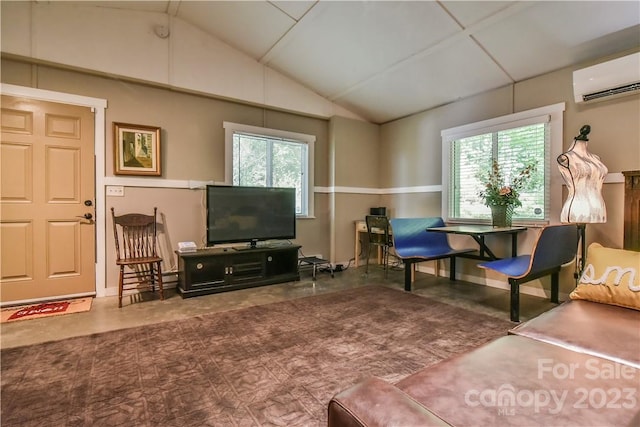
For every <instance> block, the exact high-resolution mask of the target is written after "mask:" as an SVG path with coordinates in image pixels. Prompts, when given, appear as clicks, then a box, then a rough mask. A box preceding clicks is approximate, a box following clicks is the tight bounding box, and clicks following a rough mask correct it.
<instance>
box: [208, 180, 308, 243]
mask: <svg viewBox="0 0 640 427" xmlns="http://www.w3.org/2000/svg"><path fill="white" fill-rule="evenodd" d="M206 192H207V194H206V195H207V200H206V205H207V246H213V245H216V244H222V243H241V242H246V243H250V247H255V246H256V243H257V242H259V241H266V240H282V239H295V237H296V190H295V188H275V187H235V186H222V185H208V186H207V189H206Z"/></svg>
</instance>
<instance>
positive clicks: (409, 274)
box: [404, 262, 413, 292]
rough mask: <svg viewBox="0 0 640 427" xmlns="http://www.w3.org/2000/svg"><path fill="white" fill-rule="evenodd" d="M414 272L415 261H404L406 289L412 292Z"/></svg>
mask: <svg viewBox="0 0 640 427" xmlns="http://www.w3.org/2000/svg"><path fill="white" fill-rule="evenodd" d="M412 273H413V263H412V262H405V263H404V290H405V291H407V292H411V278H412Z"/></svg>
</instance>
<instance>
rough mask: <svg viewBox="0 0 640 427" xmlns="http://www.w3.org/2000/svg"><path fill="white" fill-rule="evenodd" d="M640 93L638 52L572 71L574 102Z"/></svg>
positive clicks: (639, 58) (639, 57)
mask: <svg viewBox="0 0 640 427" xmlns="http://www.w3.org/2000/svg"><path fill="white" fill-rule="evenodd" d="M633 93H640V52H638V53H634V54H631V55H627V56H623V57H621V58H618V59H614V60H611V61H607V62H603V63H601V64H598V65H594V66H592V67H587V68H583V69H581V70H576V71H574V72H573V95H574V98H575V101H576V102H589V101H598V100H608V99H611V98H613V97H619V96H623V95H630V94H633Z"/></svg>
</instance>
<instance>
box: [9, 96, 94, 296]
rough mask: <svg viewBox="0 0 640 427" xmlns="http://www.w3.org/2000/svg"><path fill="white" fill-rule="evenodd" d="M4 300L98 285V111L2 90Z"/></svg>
mask: <svg viewBox="0 0 640 427" xmlns="http://www.w3.org/2000/svg"><path fill="white" fill-rule="evenodd" d="M1 120H2V121H1V123H0V126H1V128H2V135H1V139H0V244H1V247H0V250H1V252H0V260H1V266H0V301H1V302H2V303H3V304H7V303H10V302H18V301H25V300H38V299H53V298H58V297H64V296H72V295H82V294H91V293H94V292H95V224H94V221H93V218H94V217H95V185H94V180H95V177H94V114H93V112H92V111H91V109H90V108H87V107H78V106H72V105H65V104H58V103H54V102H44V101H36V100H30V99H26V98H16V97H11V96H2V116H1Z"/></svg>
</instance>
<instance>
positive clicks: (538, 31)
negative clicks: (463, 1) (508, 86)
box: [474, 1, 640, 81]
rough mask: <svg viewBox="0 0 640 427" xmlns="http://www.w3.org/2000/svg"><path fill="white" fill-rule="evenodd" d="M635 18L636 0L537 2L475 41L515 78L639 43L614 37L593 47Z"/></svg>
mask: <svg viewBox="0 0 640 427" xmlns="http://www.w3.org/2000/svg"><path fill="white" fill-rule="evenodd" d="M638 24H640V2H636V1H633V2H538V3H536V4H535V5H534V6H533V7H531V8H528V9H525V10H523V11H521V12H520V13H518V14H515V15H513V16H511V17H510V19H506V20H502V21H499V22H497V23H495V24H494V25H491V26H489V27H486V28H484V29H482V30H479V31H478V32H477V33H475V34H474V37H475V38H476V39H477V40H478V42H479V43H480V44H481V45H482V46H483V47H484V48H485V49H486V50H487V51H488V52H490V53H491V55H492V56H493V57H494V58H495V59H496V60H497V61H498V62H499V63H500V64H501V65H502V66H503V67H504V68H505V70H506V71H507V72H508V73H509V74H510V75H511V76H512V77H513V78H514V80H516V81H519V80H523V79H527V78H531V77H534V76H536V75H539V74H543V73H546V72H549V71H552V70H556V69H559V68H562V67H565V66H568V65H571V64H575V63H577V62H581V61H585V60H588V59H590V57H593V55H597V56H603V55H607V54H611V53H614V52H619V51H622V50H625V49H628V48H632V47H634V46H638V44H640V33H638V32H636V34H635V37H633V36H632V37H628V36H627V38H626V39H625V40H622V39H621V40H617V41H616V43H617V45H611V44H609V45H608V46H602V47H601V51H600V52H594V51H593V49H589V46H590V45H592V44H595V43H597V42H598V40H599V39H601V38H602V37H605V36H607V35H608V34H611V33H616V32H619V31H621V30H624V29H625V28H629V27H634V26H637V25H638Z"/></svg>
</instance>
